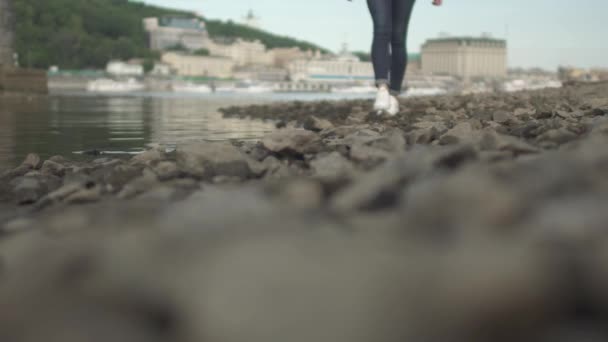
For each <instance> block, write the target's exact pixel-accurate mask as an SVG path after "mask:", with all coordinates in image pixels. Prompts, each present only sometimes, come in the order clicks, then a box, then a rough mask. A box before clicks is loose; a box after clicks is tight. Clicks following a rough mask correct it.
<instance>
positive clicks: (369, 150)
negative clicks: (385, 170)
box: [350, 144, 392, 169]
mask: <svg viewBox="0 0 608 342" xmlns="http://www.w3.org/2000/svg"><path fill="white" fill-rule="evenodd" d="M391 156H392V154H391V153H390V152H389V151H385V150H382V149H379V148H374V147H371V146H368V145H365V144H354V145H353V146H351V148H350V158H351V159H352V160H353V161H354V162H356V163H359V164H361V166H362V167H363V168H366V169H371V168H374V167H376V166H378V165H380V164H382V163H383V162H384V161H386V160H388V159H389V158H391Z"/></svg>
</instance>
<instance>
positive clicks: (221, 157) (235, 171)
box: [176, 142, 252, 180]
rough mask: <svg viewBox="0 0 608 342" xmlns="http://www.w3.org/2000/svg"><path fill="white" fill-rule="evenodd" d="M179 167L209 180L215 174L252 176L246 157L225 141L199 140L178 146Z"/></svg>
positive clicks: (243, 178) (242, 177)
mask: <svg viewBox="0 0 608 342" xmlns="http://www.w3.org/2000/svg"><path fill="white" fill-rule="evenodd" d="M176 153H177V164H178V166H179V168H180V169H181V170H182V171H184V172H185V173H187V174H190V175H192V176H194V177H197V178H200V179H205V180H211V179H213V178H214V177H216V176H226V177H235V178H239V179H242V180H245V179H247V178H250V177H251V176H252V170H251V169H250V167H249V163H248V159H247V158H248V157H247V155H245V154H244V153H243V152H241V151H240V150H239V149H238V148H236V147H234V146H233V145H231V144H230V143H225V142H201V143H193V144H189V145H182V146H178V147H177V150H176Z"/></svg>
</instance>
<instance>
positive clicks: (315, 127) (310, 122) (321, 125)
mask: <svg viewBox="0 0 608 342" xmlns="http://www.w3.org/2000/svg"><path fill="white" fill-rule="evenodd" d="M332 128H334V125H333V124H332V123H331V122H329V121H328V120H325V119H320V118H318V117H316V116H311V117H309V118H308V119H306V121H304V129H307V130H309V131H313V132H321V131H323V130H328V129H332Z"/></svg>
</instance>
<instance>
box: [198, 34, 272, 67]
mask: <svg viewBox="0 0 608 342" xmlns="http://www.w3.org/2000/svg"><path fill="white" fill-rule="evenodd" d="M205 47H206V48H207V49H208V50H209V52H210V53H211V55H212V56H221V57H227V58H230V59H232V60H233V61H234V63H235V64H236V65H237V66H245V65H268V66H270V65H274V61H275V57H274V53H273V52H272V50H271V51H268V50H267V49H266V46H265V45H264V44H262V43H261V42H260V41H257V40H256V41H245V40H242V39H240V38H239V39H237V40H236V41H234V42H232V43H231V44H219V43H215V42H209V43H208V44H207V45H206V46H205Z"/></svg>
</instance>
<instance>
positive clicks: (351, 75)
mask: <svg viewBox="0 0 608 342" xmlns="http://www.w3.org/2000/svg"><path fill="white" fill-rule="evenodd" d="M287 69H288V70H289V73H290V75H291V79H292V80H293V81H314V82H333V83H340V82H366V83H371V82H373V81H374V68H373V66H372V64H371V63H370V62H362V61H361V60H360V59H359V58H358V57H357V56H355V55H353V54H351V53H349V52H348V51H347V48H346V46H344V48H343V50H342V52H341V53H340V54H339V55H337V56H331V57H325V58H322V57H319V56H317V57H316V58H313V59H299V60H295V61H293V62H291V63H289V64H288V65H287Z"/></svg>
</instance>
